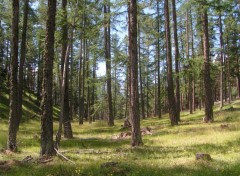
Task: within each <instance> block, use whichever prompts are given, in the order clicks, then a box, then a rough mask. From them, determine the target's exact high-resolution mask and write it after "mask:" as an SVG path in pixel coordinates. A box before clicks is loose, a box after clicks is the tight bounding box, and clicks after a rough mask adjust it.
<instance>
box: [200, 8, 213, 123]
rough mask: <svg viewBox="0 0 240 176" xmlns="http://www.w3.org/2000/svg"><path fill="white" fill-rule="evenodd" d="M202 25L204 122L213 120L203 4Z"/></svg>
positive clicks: (205, 9)
mask: <svg viewBox="0 0 240 176" xmlns="http://www.w3.org/2000/svg"><path fill="white" fill-rule="evenodd" d="M202 27H203V49H204V50H203V54H204V69H203V75H204V94H205V118H204V121H205V122H212V121H213V100H212V86H211V78H210V56H209V37H208V14H207V8H206V7H205V6H203V14H202Z"/></svg>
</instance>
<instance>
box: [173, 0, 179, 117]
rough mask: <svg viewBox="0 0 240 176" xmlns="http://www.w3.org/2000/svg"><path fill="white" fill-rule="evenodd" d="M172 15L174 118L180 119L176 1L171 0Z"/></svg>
mask: <svg viewBox="0 0 240 176" xmlns="http://www.w3.org/2000/svg"><path fill="white" fill-rule="evenodd" d="M172 15H173V31H174V48H175V71H176V119H177V121H180V81H179V59H180V54H179V47H178V35H177V14H176V2H175V0H172Z"/></svg>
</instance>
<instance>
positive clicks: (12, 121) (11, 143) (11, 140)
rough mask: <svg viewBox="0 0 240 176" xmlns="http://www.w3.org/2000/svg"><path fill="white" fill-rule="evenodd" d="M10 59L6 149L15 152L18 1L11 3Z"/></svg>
mask: <svg viewBox="0 0 240 176" xmlns="http://www.w3.org/2000/svg"><path fill="white" fill-rule="evenodd" d="M12 11H13V17H12V49H11V51H12V52H11V53H12V59H11V65H10V95H9V96H10V112H9V126H8V144H7V148H8V149H9V150H11V151H17V131H18V121H19V120H18V119H19V115H18V80H17V75H18V71H17V70H18V31H19V27H18V23H19V0H13V1H12Z"/></svg>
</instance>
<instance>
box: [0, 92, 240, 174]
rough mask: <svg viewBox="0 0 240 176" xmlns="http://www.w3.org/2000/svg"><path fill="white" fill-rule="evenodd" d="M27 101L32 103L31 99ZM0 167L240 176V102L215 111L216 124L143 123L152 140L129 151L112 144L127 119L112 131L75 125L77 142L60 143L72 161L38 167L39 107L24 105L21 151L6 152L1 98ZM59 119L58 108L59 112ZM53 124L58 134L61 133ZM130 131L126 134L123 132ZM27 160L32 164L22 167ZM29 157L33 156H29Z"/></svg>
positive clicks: (186, 118)
mask: <svg viewBox="0 0 240 176" xmlns="http://www.w3.org/2000/svg"><path fill="white" fill-rule="evenodd" d="M29 97H30V96H28V98H27V99H28V100H29V101H27V99H26V102H32V101H34V98H32V99H31V98H30V99H29ZM30 100H31V101H30ZM0 102H1V103H0V108H1V114H0V149H2V150H1V151H0V166H1V163H2V164H3V163H4V162H3V161H5V163H7V164H8V165H7V166H8V167H6V168H3V167H2V168H1V167H0V175H1V176H2V175H3V176H5V175H6V176H8V175H9V176H11V175H15V176H31V175H34V176H75V175H76V176H78V175H80V176H107V175H109V176H112V175H119V176H124V175H126V176H128V175H129V176H134V175H135V176H161V175H166V176H184V175H186V176H190V175H196V176H217V175H225V176H239V175H240V147H239V146H240V100H237V101H234V102H233V103H232V104H231V105H226V106H225V107H224V109H223V110H219V108H218V107H216V108H215V110H214V118H215V120H214V122H213V123H209V124H206V123H203V122H202V118H203V114H204V112H203V111H199V110H197V111H196V112H194V114H191V115H190V114H189V113H188V112H183V113H181V122H180V124H179V125H178V126H174V127H172V126H170V122H169V120H168V115H167V114H166V115H164V116H163V118H162V119H157V118H149V119H146V120H142V121H141V126H142V127H149V128H150V129H151V132H152V135H144V136H143V142H144V146H142V147H138V148H134V149H133V148H131V147H130V138H129V137H127V138H123V139H117V140H116V139H112V138H113V136H114V135H119V134H120V133H121V132H123V130H121V125H122V124H123V120H116V121H115V123H116V125H115V126H114V127H108V126H107V125H106V122H104V121H96V122H94V123H93V124H89V123H88V122H85V124H84V125H81V126H79V125H78V122H77V120H74V121H73V122H72V127H73V134H74V138H73V139H64V138H63V139H62V141H61V144H60V145H61V146H60V149H59V150H60V152H61V153H62V154H63V155H64V156H66V157H67V158H68V159H70V160H71V161H72V162H73V163H72V162H69V161H66V160H64V159H63V158H62V157H61V156H56V157H53V158H51V159H50V160H47V162H46V163H42V162H39V151H40V119H39V116H37V115H36V116H35V113H36V112H35V110H36V109H37V108H38V107H37V106H36V107H35V105H34V107H35V108H36V109H34V107H32V106H33V105H32V103H30V104H29V106H31V107H30V108H29V107H28V104H26V102H25V105H26V106H24V115H25V116H26V117H27V116H28V117H29V118H28V119H26V118H25V120H24V121H23V122H22V123H21V126H20V129H19V133H18V149H19V152H17V153H11V152H5V151H4V148H5V146H6V141H7V128H8V119H7V118H5V117H4V116H6V115H7V114H4V113H7V112H8V105H6V104H4V103H6V102H7V99H4V96H3V95H1V99H0ZM54 112H55V115H57V109H55V111H54ZM57 125H58V123H57V120H55V121H54V130H55V132H56V129H57ZM125 131H128V130H125ZM129 131H130V130H129ZM196 153H207V154H210V155H211V158H212V160H210V161H208V160H196V157H195V155H196ZM27 156H29V157H28V158H30V160H29V161H26V162H21V161H22V160H23V159H24V158H25V159H26V157H27ZM30 156H31V157H30Z"/></svg>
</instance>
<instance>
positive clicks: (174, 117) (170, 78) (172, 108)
mask: <svg viewBox="0 0 240 176" xmlns="http://www.w3.org/2000/svg"><path fill="white" fill-rule="evenodd" d="M164 12H165V13H164V15H165V31H166V35H165V37H166V51H167V83H168V104H169V116H170V120H171V125H177V124H178V121H177V111H176V102H175V96H174V89H173V74H172V54H171V48H172V47H171V38H170V36H171V35H170V25H169V9H168V0H164Z"/></svg>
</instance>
